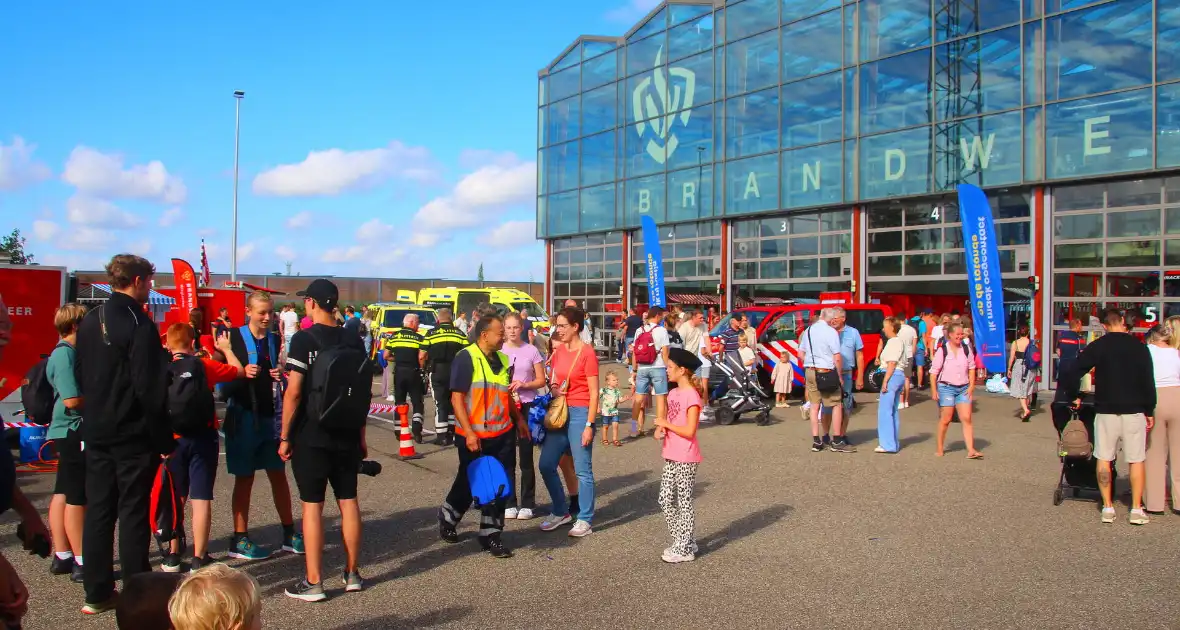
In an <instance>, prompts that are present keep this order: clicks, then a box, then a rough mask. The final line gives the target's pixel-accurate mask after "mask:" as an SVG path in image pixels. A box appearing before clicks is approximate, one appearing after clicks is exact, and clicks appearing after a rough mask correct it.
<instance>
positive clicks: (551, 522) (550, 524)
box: [541, 514, 574, 532]
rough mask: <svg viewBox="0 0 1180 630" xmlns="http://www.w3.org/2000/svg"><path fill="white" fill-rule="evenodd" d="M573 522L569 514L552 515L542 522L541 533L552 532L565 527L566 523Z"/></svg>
mask: <svg viewBox="0 0 1180 630" xmlns="http://www.w3.org/2000/svg"><path fill="white" fill-rule="evenodd" d="M572 520H574V519H572V518H570V515H569V514H566V515H564V516H558V515H556V514H550V515H549V518H547V519H545V520H543V521H541V531H543V532H551V531H553V530H555V529H557V528H558V527H561V526H562V525H565V524H566V523H568V522H570V521H572Z"/></svg>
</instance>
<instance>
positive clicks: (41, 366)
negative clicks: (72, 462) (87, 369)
mask: <svg viewBox="0 0 1180 630" xmlns="http://www.w3.org/2000/svg"><path fill="white" fill-rule="evenodd" d="M63 345H65V344H60V343H59V344H57V347H55V348H54V350H56V349H57V348H60V347H61V346H63ZM48 365H49V355H48V354H43V355H41V360H40V361H37V363H35V364H34V365H33V367H31V368H29V371H28V372H26V373H25V377H24V379H22V380H21V385H20V402H21V406H22V407H24V408H25V419H27V420H28V421H29V422H32V423H34V424H40V425H42V426H47V425H48V424H49V423H50V422H51V421H52V420H53V403H54V402H56V401H57V392H55V391H53V385H52V384H51V383H50V382H49V376H48V375H47V374H46V373H45V368H46V367H47V366H48Z"/></svg>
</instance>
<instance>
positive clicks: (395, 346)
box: [385, 328, 422, 367]
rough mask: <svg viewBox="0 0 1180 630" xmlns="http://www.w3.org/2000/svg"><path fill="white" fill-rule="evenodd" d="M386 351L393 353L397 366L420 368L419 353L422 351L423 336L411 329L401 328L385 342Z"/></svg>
mask: <svg viewBox="0 0 1180 630" xmlns="http://www.w3.org/2000/svg"><path fill="white" fill-rule="evenodd" d="M385 349H386V350H389V351H390V352H391V353H393V362H394V363H395V364H397V365H412V366H414V367H418V351H420V350H421V349H422V335H421V334H419V333H418V332H417V331H414V330H410V329H409V328H399V329H398V330H397V331H396V332H394V333H393V335H392V336H391V337H390V338H389V339H387V340H386V341H385Z"/></svg>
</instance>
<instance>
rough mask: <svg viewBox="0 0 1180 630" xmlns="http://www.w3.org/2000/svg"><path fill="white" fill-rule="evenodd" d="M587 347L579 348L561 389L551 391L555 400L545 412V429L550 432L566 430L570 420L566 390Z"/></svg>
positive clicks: (556, 388)
mask: <svg viewBox="0 0 1180 630" xmlns="http://www.w3.org/2000/svg"><path fill="white" fill-rule="evenodd" d="M585 347H586V345H585V344H582V347H581V348H578V352H577V353H576V354H574V360H573V361H572V362H571V363H570V370H569V372H567V373H566V375H565V382H563V383H562V384H561V386H560V387H553V388H551V391H552V393H553V398H552V399H551V400H550V401H549V407H548V408H547V409H546V410H545V428H546V429H549V430H551V431H552V430H556V429H564V428H565V425H566V423H567V422H569V419H570V409H569V404H568V403H566V400H565V392H566V389H568V388H569V384H570V376H572V375H573V373H574V368H575V367H577V366H578V357H580V356H582V349H583V348H585Z"/></svg>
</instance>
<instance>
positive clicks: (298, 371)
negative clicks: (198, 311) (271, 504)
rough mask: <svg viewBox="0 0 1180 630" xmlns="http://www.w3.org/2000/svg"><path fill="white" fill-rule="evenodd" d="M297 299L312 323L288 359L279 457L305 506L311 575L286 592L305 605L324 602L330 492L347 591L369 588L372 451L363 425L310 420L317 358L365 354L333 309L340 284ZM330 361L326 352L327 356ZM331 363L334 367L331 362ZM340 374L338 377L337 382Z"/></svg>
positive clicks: (314, 287) (319, 285) (318, 286)
mask: <svg viewBox="0 0 1180 630" xmlns="http://www.w3.org/2000/svg"><path fill="white" fill-rule="evenodd" d="M297 295H299V296H300V297H302V298H303V304H304V307H305V310H306V312H307V314H308V316H309V317H310V318H311V320H312V326H311V328H308V329H306V330H301V331H299V332H297V333H295V336H293V337H292V338H291V349H290V351H289V352H288V353H287V365H286V368H287V370H288V381H287V392H286V394H285V395H284V397H283V428H282V432H281V434H280V436H279V456H280V457H282V458H283V460H284V461H286V460H291V472H292V474H293V475H294V476H295V485H296V486H297V487H298V489H299V498H300V500H302V501H303V536H304V541H305V547H306V551H307V555H306V560H307V563H306V564H307V576H306V577H305V578H304V579H303V580H301V581H300V582H299V583H298V584H296V585H295V586H293V587H291V588H288V589H287V590H286V593H287V596H288V597H291V598H294V599H299V600H303V601H307V602H318V601H323V600H324V599H326V598H327V595H326V594H325V593H324V585H323V579H322V576H321V575H320V572H321V569H322V564H323V562H322V560H323V554H324V526H323V522H322V517H323V513H324V498H325V493H326V490H327V486H328V485H329V484H331V486H332V493H333V494H334V495H336V503H337V505H338V506H339V507H340V528H341V533H342V534H343V538H344V551H345V555H346V556H347V565H346V567H345V572H344V585H345V586H344V590H345V591H359V590H361V588H362V587H363V583H362V581H361V575H360V573H359V571H358V570H357V564H358V561H359V555H360V546H361V512H360V506H359V504H358V503H357V498H356V478H357V471H358V466H359V462H360V460H361V459H363V458H364V456H365V454H366V453H367V451H368V447H367V445H366V444H365V430H364V424H363V423H361V424H360V427H359V428H358V429H357V430H349V429H332V430H328V429H326V428H324V427H323V426H321V425H320V424H319V423H317V422H315V421H311V420H309V419H308V417H307V403H308V396H307V394H308V392H310V391H311V390H312V388H313V387H324V384H323V383H311V382H307V381H310V380H311V379H312V378H314V377H312V375H311V373H312V366H313V365H314V364H315V362H316V359H317V355H319V354H321V353H322V352H324V351H325V350H328V349H333V350H335V349H338V348H344V349H346V350H348V351H351V350H354V349H356V350H359V351H360V352H361V353H364V350H365V347H364V344H363V343H362V342H361V339H360V338H359V337H357V336H356V335H355V334H351V333H349V332H348V331H346V330H344V328H342V327H340V326H339V325H338V324H337V322H336V317H335V316H334V315H333V309H335V308H336V304H337V302H338V301H339V297H340V294H339V292H338V291H337V289H336V285H335V284H332V283H331V282H329V281H328V280H324V279H322V278H321V279H318V280H314V281H312V283H311V284H310V285H308V287H307V290H306V291H300V292H299V293H298V294H297ZM325 356H326V354H325ZM326 365H336V364H335V363H331V362H330V361H329V363H327V364H326ZM334 379H335V375H333V380H334Z"/></svg>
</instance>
